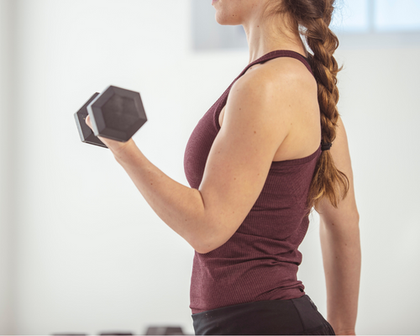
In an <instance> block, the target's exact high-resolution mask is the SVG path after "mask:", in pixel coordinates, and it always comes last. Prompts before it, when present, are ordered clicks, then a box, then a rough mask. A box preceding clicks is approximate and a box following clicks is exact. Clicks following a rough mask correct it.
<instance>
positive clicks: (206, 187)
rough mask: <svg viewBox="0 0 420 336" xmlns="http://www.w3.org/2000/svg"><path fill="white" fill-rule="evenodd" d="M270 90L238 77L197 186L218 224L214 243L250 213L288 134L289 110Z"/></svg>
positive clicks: (235, 228) (229, 234)
mask: <svg viewBox="0 0 420 336" xmlns="http://www.w3.org/2000/svg"><path fill="white" fill-rule="evenodd" d="M270 90H271V89H270V86H269V85H268V87H267V85H262V86H261V85H260V86H259V84H258V83H255V81H254V82H252V85H251V84H250V83H247V82H246V81H241V82H239V81H238V82H237V83H235V85H234V86H233V87H232V90H231V93H230V95H229V99H228V102H227V104H226V108H225V115H224V120H223V126H222V128H221V130H220V131H219V133H218V135H217V137H216V139H215V141H214V143H213V145H212V148H211V150H210V153H209V156H208V159H207V162H206V167H205V171H204V175H203V180H202V183H201V185H200V188H199V190H200V192H201V195H202V197H203V201H204V206H205V208H206V212H207V213H208V214H209V216H210V217H209V218H208V219H209V221H211V223H212V225H214V227H215V231H214V235H215V237H214V238H215V241H217V243H215V245H221V244H223V243H224V242H225V241H227V240H228V239H229V238H230V237H231V236H232V235H233V234H234V232H235V231H236V230H237V229H238V227H239V226H240V224H241V223H242V222H243V220H244V219H245V217H246V216H247V215H248V213H249V211H250V210H251V208H252V206H253V205H254V203H255V201H256V200H257V198H258V196H259V194H260V193H261V190H262V188H263V186H264V183H265V180H266V178H267V175H268V172H269V169H270V167H271V163H272V161H273V157H274V155H275V152H276V150H277V149H278V147H279V145H280V144H281V143H282V141H283V139H284V138H285V136H286V135H287V126H286V125H287V120H286V119H287V117H285V115H286V114H287V113H283V112H282V111H281V109H279V108H278V105H276V104H273V100H272V92H270ZM274 103H275V102H274ZM274 105H276V106H277V107H276V108H275V109H276V110H274V107H273V106H274Z"/></svg>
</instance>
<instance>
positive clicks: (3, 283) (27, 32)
mask: <svg viewBox="0 0 420 336" xmlns="http://www.w3.org/2000/svg"><path fill="white" fill-rule="evenodd" d="M337 5H338V6H337V7H338V11H337V13H336V16H335V17H334V22H333V28H334V30H335V31H336V33H337V34H338V36H339V38H340V41H341V44H340V47H339V49H338V50H337V53H336V58H337V60H338V62H339V64H340V65H344V68H343V71H342V72H341V73H340V74H339V83H338V85H339V88H340V93H341V99H340V103H339V109H340V112H341V114H342V118H343V120H344V123H345V125H346V128H347V132H348V137H349V142H350V151H351V155H352V163H353V169H354V175H355V186H356V197H357V203H358V207H359V211H360V216H361V222H360V226H361V238H362V249H363V250H362V252H363V268H362V281H361V292H360V306H359V318H358V324H357V332H358V333H359V334H366V335H374V334H406V335H407V334H420V320H419V318H418V317H419V314H420V303H419V302H420V288H419V283H420V267H419V259H420V244H419V239H420V225H419V224H420V219H419V218H420V217H419V214H418V209H419V208H418V205H419V204H420V194H419V192H418V189H419V187H420V176H419V171H420V150H419V144H420V131H419V126H420V113H419V112H420V64H419V59H420V1H418V0H398V1H396V0H394V1H391V0H351V1H350V0H349V1H338V3H337ZM247 62H248V51H247V46H246V40H245V37H244V34H243V30H242V28H241V27H221V26H218V24H217V23H216V22H215V20H214V9H213V8H212V6H211V1H210V0H178V1H172V0H153V1H146V0H71V1H70V0H59V1H58V0H0V70H1V76H0V334H51V333H56V332H83V333H92V334H93V333H98V332H100V331H103V330H124V331H125V330H127V331H132V332H134V333H143V332H144V331H145V329H146V328H147V326H149V325H179V326H182V327H183V329H184V332H187V333H192V332H193V328H192V320H191V316H190V310H189V308H188V305H189V282H190V275H191V266H192V257H193V250H192V248H191V247H190V246H189V245H188V244H187V243H186V242H185V241H184V240H183V239H182V238H180V237H179V236H177V235H176V234H175V233H174V232H173V231H171V230H170V229H169V228H167V227H166V225H165V224H164V223H162V222H161V220H160V219H159V218H158V217H157V216H156V215H155V214H154V213H153V211H152V210H151V209H150V208H149V206H148V205H147V204H146V202H145V201H144V200H143V198H142V197H141V195H140V194H139V193H138V191H137V190H136V188H135V187H134V185H133V184H132V182H131V181H130V180H129V178H128V177H127V176H126V174H125V173H124V171H123V169H122V168H121V167H120V166H119V165H118V164H117V163H116V162H115V160H114V158H113V156H112V155H111V153H110V152H109V151H108V150H107V149H103V148H99V147H95V146H91V145H86V144H83V143H82V142H80V139H79V135H78V132H77V129H76V124H75V121H74V117H73V114H74V113H75V112H76V111H77V110H78V109H79V108H80V107H81V106H82V105H83V104H84V103H85V102H86V101H87V100H88V98H90V97H91V95H92V94H93V93H94V92H101V91H102V90H103V89H105V88H106V87H107V86H108V85H110V84H112V85H116V86H120V87H124V88H127V89H130V90H134V91H139V92H140V93H141V96H142V99H143V103H144V106H145V109H146V112H147V115H148V119H149V121H148V122H147V123H146V124H145V126H144V127H142V129H141V131H139V132H138V133H137V134H136V135H135V136H134V139H135V141H136V143H137V144H138V146H139V147H140V148H141V149H142V150H143V152H144V153H145V154H146V156H147V157H148V158H149V159H150V160H151V161H152V162H153V163H154V164H155V165H157V166H158V167H159V168H160V169H162V170H163V171H164V172H165V173H166V174H168V175H169V176H170V177H172V178H173V179H175V180H177V181H178V182H181V183H184V184H187V182H186V179H185V176H184V172H183V154H184V150H185V146H186V143H187V141H188V138H189V135H190V133H191V132H192V130H193V128H194V126H195V125H196V123H197V122H198V120H199V119H200V118H201V116H202V115H203V114H204V113H205V112H206V111H207V110H208V108H209V107H210V106H211V105H212V104H213V103H214V101H215V100H216V99H217V98H218V97H219V96H220V95H221V94H222V92H223V91H224V90H225V89H226V87H227V86H228V85H229V84H230V83H231V82H232V81H233V79H234V78H236V76H237V75H238V74H239V73H240V71H242V69H243V68H244V67H245V66H246V65H247ZM301 251H302V252H303V256H304V257H303V263H302V266H301V270H300V272H299V278H300V279H301V280H302V281H303V283H304V284H305V285H306V292H307V294H308V295H309V296H311V298H312V299H313V300H314V301H315V303H316V304H317V306H318V308H319V310H320V311H321V313H323V314H324V315H325V313H326V302H325V301H326V297H325V283H324V275H323V269H322V259H321V252H320V245H319V236H318V217H317V215H316V214H313V215H312V216H311V225H310V228H309V231H308V235H307V237H306V239H305V241H304V243H303V244H302V247H301Z"/></svg>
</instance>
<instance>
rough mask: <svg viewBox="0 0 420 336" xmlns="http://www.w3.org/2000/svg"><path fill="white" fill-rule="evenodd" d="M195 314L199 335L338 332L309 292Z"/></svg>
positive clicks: (326, 333)
mask: <svg viewBox="0 0 420 336" xmlns="http://www.w3.org/2000/svg"><path fill="white" fill-rule="evenodd" d="M192 318H193V322H194V329H195V334H196V335H335V333H334V330H333V328H332V327H331V325H330V324H329V323H328V322H327V321H326V320H325V319H324V318H323V317H322V315H321V314H320V313H319V312H318V309H317V307H316V306H315V304H314V303H313V302H312V300H311V299H310V298H309V296H307V295H304V296H302V297H300V298H298V299H291V300H270V301H257V302H251V303H244V304H239V305H234V306H229V307H223V308H218V309H213V310H208V311H205V312H202V313H198V314H194V315H192Z"/></svg>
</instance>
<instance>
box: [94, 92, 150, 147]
mask: <svg viewBox="0 0 420 336" xmlns="http://www.w3.org/2000/svg"><path fill="white" fill-rule="evenodd" d="M87 110H88V113H89V115H90V117H91V120H92V126H93V130H94V133H95V135H96V136H101V137H104V138H108V139H112V140H116V141H121V142H126V141H128V140H129V139H130V138H131V137H132V136H133V135H134V134H135V133H136V132H137V131H138V130H139V129H140V127H142V126H143V124H144V123H145V122H146V121H147V117H146V113H145V111H144V107H143V102H142V100H141V97H140V93H138V92H135V91H129V90H126V89H122V88H119V87H116V86H112V85H111V86H109V87H108V88H107V89H106V90H105V91H104V92H102V93H101V94H100V95H99V96H98V97H96V98H95V99H94V100H93V101H92V102H91V103H90V104H89V105H88V107H87Z"/></svg>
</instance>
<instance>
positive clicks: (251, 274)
mask: <svg viewBox="0 0 420 336" xmlns="http://www.w3.org/2000/svg"><path fill="white" fill-rule="evenodd" d="M277 57H293V58H296V59H298V60H300V61H301V62H302V63H303V64H305V65H306V67H307V68H308V70H309V71H310V72H311V73H312V70H311V68H310V65H309V63H308V61H307V59H306V58H305V57H303V56H302V55H300V54H298V53H296V52H293V51H288V50H277V51H273V52H270V53H268V54H266V55H264V56H262V57H260V58H259V59H257V60H255V61H254V62H252V63H250V64H248V66H247V67H246V68H245V69H244V70H243V71H242V72H241V74H240V75H239V76H238V77H237V78H236V79H235V80H234V81H233V82H232V84H231V85H230V86H229V87H228V88H227V89H226V91H225V92H224V93H223V94H222V96H221V97H220V98H219V99H218V100H217V101H216V103H215V104H213V106H212V107H211V108H210V109H209V110H208V111H207V113H206V114H205V115H204V116H203V118H202V119H201V120H200V121H199V122H198V124H197V126H196V128H195V129H194V131H193V133H192V134H191V137H190V139H189V141H188V144H187V148H186V151H185V157H184V168H185V174H186V177H187V180H188V182H189V184H190V186H191V187H192V188H196V189H198V188H199V186H200V183H201V180H202V177H203V172H204V169H205V164H206V160H207V156H208V154H209V152H210V148H211V146H212V144H213V141H214V139H215V138H216V136H217V133H218V132H219V130H220V125H219V122H218V119H219V114H220V112H221V110H222V108H223V107H224V106H225V104H226V101H227V97H228V95H229V91H230V89H231V87H232V85H233V84H234V83H235V81H236V80H237V79H238V78H240V77H241V76H242V75H243V74H244V73H245V72H246V71H247V70H248V69H249V68H250V67H251V66H252V65H255V64H257V63H264V62H266V61H268V60H271V59H273V58H277ZM320 154H321V147H319V148H318V149H317V150H316V151H315V152H314V153H313V154H311V155H310V156H307V157H305V158H301V159H296V160H287V161H277V162H273V163H272V165H271V168H270V170H269V173H268V176H267V180H266V182H265V184H264V187H263V189H262V191H261V194H260V195H259V197H258V199H257V201H256V202H255V204H254V206H253V207H252V209H251V211H250V212H249V214H248V215H247V217H246V218H245V220H244V221H243V223H242V224H241V225H240V227H239V228H238V230H237V231H236V232H235V233H234V235H233V236H232V237H231V238H230V239H229V240H228V241H227V242H226V243H225V244H224V245H222V246H220V247H219V248H217V249H215V250H213V251H211V252H209V253H207V254H199V253H197V252H195V255H194V261H193V271H192V277H191V289H190V301H191V302H190V308H191V310H192V313H193V314H195V313H199V312H203V311H206V310H211V309H215V308H220V307H226V306H230V305H235V304H240V303H246V302H255V301H262V300H281V299H293V298H299V297H301V296H303V295H304V294H305V293H304V286H303V284H302V282H301V281H299V280H297V271H298V266H299V265H300V263H301V261H302V255H301V253H300V252H299V251H298V247H299V245H300V244H301V242H302V240H303V238H304V236H305V234H306V231H307V229H308V224H309V219H308V216H307V214H306V210H307V209H306V200H307V196H308V192H309V186H310V183H311V180H312V176H313V173H314V170H315V165H316V163H317V160H318V158H319V157H320Z"/></svg>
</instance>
